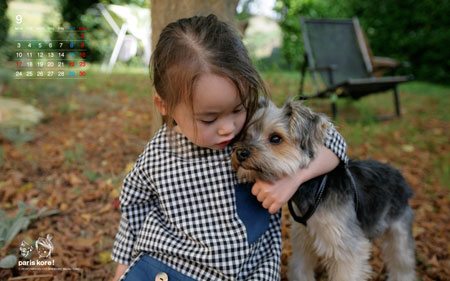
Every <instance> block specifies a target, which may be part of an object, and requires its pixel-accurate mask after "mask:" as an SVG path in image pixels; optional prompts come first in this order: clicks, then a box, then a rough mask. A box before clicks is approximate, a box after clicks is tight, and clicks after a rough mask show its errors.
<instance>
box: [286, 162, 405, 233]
mask: <svg viewBox="0 0 450 281" xmlns="http://www.w3.org/2000/svg"><path fill="white" fill-rule="evenodd" d="M347 167H348V169H349V171H350V173H351V175H352V177H353V179H354V182H355V186H354V185H353V183H352V181H351V179H350V178H349V176H348V174H347V173H346V171H345V167H344V166H343V165H339V166H338V167H336V168H335V169H334V170H333V171H331V172H330V173H328V179H327V183H326V186H325V190H324V192H323V195H322V199H321V203H320V205H322V206H325V205H331V204H333V205H344V204H345V205H346V204H352V202H353V204H354V205H355V209H356V206H357V207H358V208H357V210H355V211H356V214H357V218H358V221H359V223H360V227H361V229H362V230H363V231H364V233H365V235H366V236H367V237H368V238H370V239H372V238H374V237H377V236H379V235H380V234H382V233H383V232H384V231H385V230H386V228H387V227H388V226H389V225H390V223H391V221H393V220H396V219H398V218H399V217H400V216H402V215H403V214H404V212H405V210H406V209H409V205H408V199H409V198H410V197H412V196H413V192H412V189H411V187H410V186H409V185H408V183H407V182H406V180H405V178H404V177H403V176H402V174H401V173H400V172H399V171H398V170H396V169H395V168H393V167H391V166H390V165H388V164H384V163H381V162H379V161H376V160H373V159H369V160H350V161H349V163H348V166H347ZM323 177H324V176H320V177H317V178H314V179H312V180H310V181H308V182H306V183H304V184H303V185H302V186H301V187H300V189H299V190H298V191H297V193H296V194H295V195H294V197H293V201H294V203H295V204H296V206H297V208H298V210H300V213H301V214H303V215H304V214H305V213H306V211H307V210H308V208H310V206H312V205H313V204H314V203H315V200H316V192H317V189H318V187H319V185H320V183H321V182H322V179H323ZM355 188H356V190H355ZM320 205H319V207H318V208H321V206H320Z"/></svg>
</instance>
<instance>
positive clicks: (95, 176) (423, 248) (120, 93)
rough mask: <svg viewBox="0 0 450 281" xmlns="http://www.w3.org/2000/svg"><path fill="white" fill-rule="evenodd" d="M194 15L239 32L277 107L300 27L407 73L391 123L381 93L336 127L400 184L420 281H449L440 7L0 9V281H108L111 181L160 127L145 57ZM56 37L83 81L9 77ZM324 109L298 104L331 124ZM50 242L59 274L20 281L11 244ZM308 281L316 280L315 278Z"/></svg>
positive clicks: (69, 1) (446, 74) (165, 4)
mask: <svg viewBox="0 0 450 281" xmlns="http://www.w3.org/2000/svg"><path fill="white" fill-rule="evenodd" d="M205 11H212V12H215V13H217V14H218V15H219V17H220V18H221V19H223V20H225V21H226V22H227V23H229V24H230V25H232V26H233V27H235V28H236V30H238V32H240V34H241V37H242V40H243V42H244V44H245V45H246V47H247V49H248V52H249V55H250V57H251V59H252V61H253V63H254V65H255V66H256V67H257V69H258V70H259V71H260V74H261V76H262V77H263V79H264V81H265V83H266V85H267V87H268V89H269V91H270V93H271V96H272V99H273V100H274V101H275V102H276V103H277V104H278V105H281V104H282V103H283V102H284V101H285V100H286V98H288V97H296V96H297V95H298V92H299V88H300V80H301V78H302V77H301V71H300V70H301V66H302V64H303V63H304V52H305V47H304V42H303V39H302V30H301V26H300V22H299V19H300V16H305V17H309V18H353V17H356V18H358V20H359V22H360V24H361V28H362V30H363V31H364V33H365V36H366V40H367V42H368V45H370V49H371V52H372V53H373V54H374V55H376V56H380V57H388V58H390V59H393V60H395V61H399V62H408V63H407V64H405V65H406V66H408V67H404V68H399V69H398V71H399V74H402V75H410V74H412V75H414V80H413V81H412V82H408V83H403V84H401V85H400V86H399V95H400V100H401V105H402V113H403V114H402V117H401V118H396V119H391V120H388V121H377V120H376V119H375V118H373V117H374V116H376V115H380V114H385V113H389V112H392V111H393V110H394V108H393V104H392V97H391V95H389V94H387V93H386V94H385V93H381V94H379V95H370V96H368V97H365V98H362V99H358V100H352V99H338V101H337V103H338V106H339V108H340V111H339V112H340V113H339V116H338V118H337V119H336V120H334V123H335V124H336V126H337V128H338V130H339V131H340V133H341V134H342V135H343V136H344V138H345V139H346V141H347V143H348V145H349V149H348V155H349V156H350V157H356V158H375V159H378V160H380V161H382V162H389V163H390V164H391V165H393V166H394V167H396V168H397V169H399V170H401V171H402V173H403V174H404V175H405V177H406V179H407V180H408V182H409V183H410V184H411V186H412V187H413V189H414V191H415V194H416V195H415V198H413V199H412V200H411V204H412V206H413V209H414V211H415V213H416V220H415V225H414V229H413V234H414V237H415V239H416V258H417V273H418V274H417V275H418V280H450V278H449V276H450V192H449V190H450V186H449V182H450V176H449V172H450V168H449V167H450V154H449V152H450V144H449V139H450V133H449V132H450V128H449V120H450V114H449V110H448V109H449V108H450V100H449V95H450V47H449V46H450V18H449V17H448V15H449V14H450V1H447V0H422V1H415V0H404V1H391V0H378V1H357V0H339V1H338V0H276V1H275V0H269V1H263V0H227V1H225V0H223V1H199V0H192V1H187V0H183V1H175V0H169V1H163V0H159V1H158V0H153V1H150V0H100V1H91V0H80V1H76V0H61V1H58V0H27V1H25V0H21V1H11V0H10V1H5V0H0V280H8V279H11V278H15V277H19V276H24V275H33V276H34V277H30V276H28V277H26V278H27V279H30V280H33V278H35V279H36V280H109V279H110V278H111V277H112V274H113V272H114V268H115V264H114V262H112V261H111V259H110V253H111V248H112V244H113V241H114V236H115V234H116V231H117V227H118V222H119V219H120V208H119V201H118V198H119V193H120V189H121V182H122V180H123V178H124V176H125V175H126V173H127V172H128V171H129V170H130V169H131V167H132V165H133V164H134V161H135V160H136V158H137V156H138V155H139V154H140V153H141V151H142V150H143V148H144V146H145V144H146V143H147V142H148V140H149V139H150V138H151V135H152V130H154V129H155V127H157V126H158V121H157V120H158V117H157V116H156V115H155V114H154V112H153V110H152V98H151V93H152V86H151V81H150V78H149V59H150V55H151V50H152V45H153V44H154V43H155V40H157V38H158V35H159V32H160V30H161V29H162V27H163V26H165V25H166V24H167V23H168V22H171V21H173V20H175V19H177V18H179V17H180V16H190V15H193V14H196V13H199V12H200V13H205ZM61 27H64V28H65V30H70V28H71V27H75V28H78V27H82V28H85V30H84V31H85V36H86V41H85V42H86V46H85V48H86V53H87V56H86V58H85V59H84V61H85V62H86V68H85V71H86V76H85V77H83V79H58V78H55V79H16V70H17V54H16V53H17V42H18V40H23V41H27V42H35V41H36V42H37V41H39V42H49V41H51V40H54V41H55V42H58V41H61V40H64V33H62V32H60V29H59V28H61ZM155 38H156V39H155ZM21 42H22V41H21ZM25 61H26V60H25ZM61 61H63V60H61ZM303 78H304V81H305V82H304V83H305V85H304V87H305V91H306V92H313V91H314V83H313V81H312V79H311V76H310V73H309V72H308V71H307V72H306V74H305V76H304V77H303ZM329 104H330V100H329V99H324V100H308V101H306V105H308V106H310V107H312V108H313V109H314V110H315V111H318V112H323V113H325V114H328V115H331V111H330V108H329ZM288 219H289V214H288V212H287V211H286V210H283V243H284V244H283V255H282V277H283V280H286V279H285V271H286V264H287V262H288V260H289V257H290V255H291V254H292V252H291V249H290V243H289V226H290V223H289V220H288ZM49 233H50V234H52V236H53V246H54V250H53V253H52V259H53V260H54V267H55V268H60V269H58V270H43V269H39V270H23V266H22V267H21V266H19V264H18V262H19V261H24V260H33V259H36V256H33V255H30V256H28V257H24V256H23V255H22V253H21V251H20V249H21V246H22V245H33V243H35V242H36V240H37V239H38V238H39V237H45V236H46V235H47V234H49ZM24 242H25V243H26V244H23V243H24ZM371 264H372V266H373V268H374V274H373V279H374V280H386V269H385V266H384V264H383V263H382V259H381V258H380V252H379V244H376V245H375V246H374V249H373V258H372V260H371ZM62 268H65V269H62ZM317 272H318V279H319V280H325V279H324V278H325V277H326V276H325V274H324V273H323V268H318V269H317ZM11 280H15V279H11Z"/></svg>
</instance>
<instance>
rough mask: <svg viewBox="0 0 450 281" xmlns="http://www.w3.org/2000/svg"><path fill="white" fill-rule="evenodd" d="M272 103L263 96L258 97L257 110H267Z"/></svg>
mask: <svg viewBox="0 0 450 281" xmlns="http://www.w3.org/2000/svg"><path fill="white" fill-rule="evenodd" d="M271 102H272V101H271V100H270V99H268V98H267V97H264V96H259V97H258V109H262V108H267V107H269V106H270V103H271Z"/></svg>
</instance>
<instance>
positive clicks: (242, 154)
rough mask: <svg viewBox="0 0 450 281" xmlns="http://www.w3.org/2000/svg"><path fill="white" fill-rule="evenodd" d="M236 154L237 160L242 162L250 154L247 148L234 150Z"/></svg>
mask: <svg viewBox="0 0 450 281" xmlns="http://www.w3.org/2000/svg"><path fill="white" fill-rule="evenodd" d="M236 156H237V159H238V160H239V162H244V161H245V160H246V159H247V158H248V157H249V156H250V151H248V150H247V149H238V150H237V151H236Z"/></svg>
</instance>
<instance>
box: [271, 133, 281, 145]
mask: <svg viewBox="0 0 450 281" xmlns="http://www.w3.org/2000/svg"><path fill="white" fill-rule="evenodd" d="M269 142H270V143H271V144H280V143H282V142H283V138H282V137H280V136H279V135H277V134H273V135H271V136H270V138H269Z"/></svg>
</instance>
